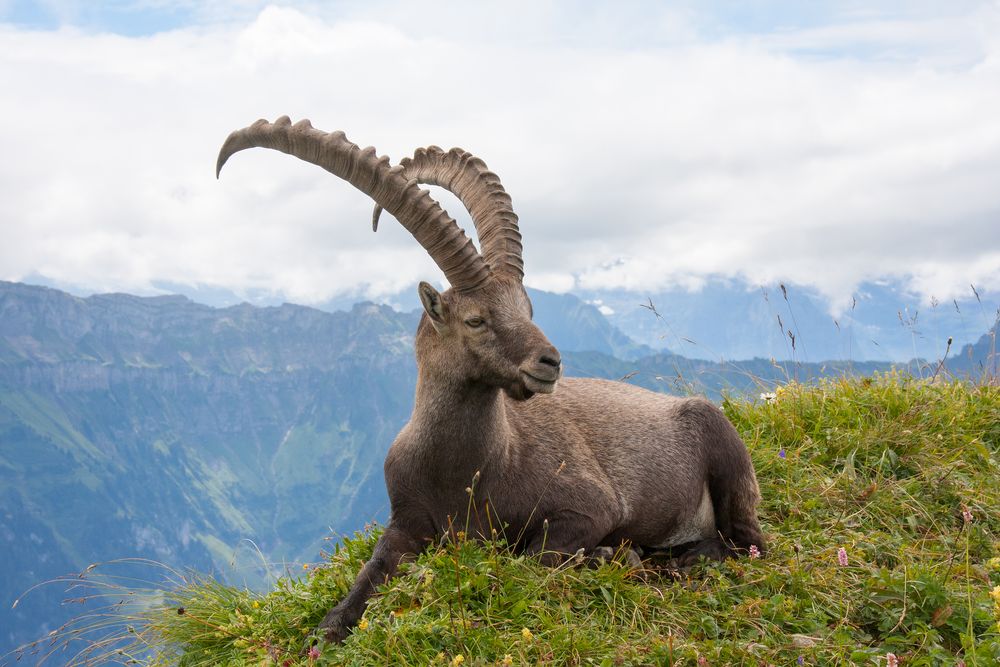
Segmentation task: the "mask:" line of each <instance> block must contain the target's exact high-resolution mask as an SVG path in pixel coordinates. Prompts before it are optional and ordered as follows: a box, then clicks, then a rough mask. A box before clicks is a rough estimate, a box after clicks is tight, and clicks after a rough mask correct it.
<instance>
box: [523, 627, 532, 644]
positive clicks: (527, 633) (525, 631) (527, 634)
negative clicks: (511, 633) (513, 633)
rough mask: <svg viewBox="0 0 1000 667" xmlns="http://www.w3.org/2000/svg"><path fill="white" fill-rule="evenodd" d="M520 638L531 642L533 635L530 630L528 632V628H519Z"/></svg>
mask: <svg viewBox="0 0 1000 667" xmlns="http://www.w3.org/2000/svg"><path fill="white" fill-rule="evenodd" d="M521 636H522V637H524V638H525V639H526V640H528V641H531V640H532V639H534V638H535V635H533V634H531V630H529V629H528V628H521Z"/></svg>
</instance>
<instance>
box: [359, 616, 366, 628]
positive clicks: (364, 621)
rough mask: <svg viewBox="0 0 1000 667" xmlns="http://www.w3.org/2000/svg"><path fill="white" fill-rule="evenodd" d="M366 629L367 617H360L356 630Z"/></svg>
mask: <svg viewBox="0 0 1000 667" xmlns="http://www.w3.org/2000/svg"><path fill="white" fill-rule="evenodd" d="M367 629H368V619H367V618H362V619H361V622H360V623H358V630H367Z"/></svg>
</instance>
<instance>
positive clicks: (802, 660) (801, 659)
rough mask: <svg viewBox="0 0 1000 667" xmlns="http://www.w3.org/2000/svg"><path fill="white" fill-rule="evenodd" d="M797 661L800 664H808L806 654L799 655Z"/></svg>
mask: <svg viewBox="0 0 1000 667" xmlns="http://www.w3.org/2000/svg"><path fill="white" fill-rule="evenodd" d="M795 662H796V663H797V664H799V665H804V664H806V659H805V656H801V655H800V656H799V657H798V659H797V660H796V661H795Z"/></svg>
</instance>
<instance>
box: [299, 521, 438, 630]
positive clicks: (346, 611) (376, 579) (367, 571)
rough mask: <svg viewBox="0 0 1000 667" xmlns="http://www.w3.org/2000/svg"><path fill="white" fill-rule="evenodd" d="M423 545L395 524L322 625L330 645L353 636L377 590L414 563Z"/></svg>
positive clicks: (387, 529) (320, 625)
mask: <svg viewBox="0 0 1000 667" xmlns="http://www.w3.org/2000/svg"><path fill="white" fill-rule="evenodd" d="M421 546H422V545H421V544H420V543H419V542H418V541H417V540H416V539H415V538H413V537H412V536H411V535H409V534H408V533H406V532H404V531H402V530H400V529H399V528H396V527H395V526H394V525H393V524H392V521H390V522H389V525H388V526H386V528H385V532H384V533H382V537H380V538H379V540H378V543H377V544H376V545H375V551H374V553H372V557H371V559H369V561H368V562H367V563H365V566H364V567H363V568H361V572H359V573H358V578H357V579H355V580H354V585H353V586H352V587H351V590H350V592H349V593H348V594H347V597H345V598H344V599H343V600H341V601H340V603H339V604H338V605H337V606H336V607H334V608H333V609H331V610H330V612H329V613H328V614H327V615H326V617H325V618H324V619H323V621H322V622H321V623H320V624H319V630H320V632H321V633H322V635H323V637H324V638H325V639H326V640H327V641H329V642H335V643H337V644H339V643H340V642H342V641H344V639H346V638H347V635H348V634H350V632H351V628H353V627H354V626H355V625H357V624H358V621H359V620H360V619H361V615H362V614H363V613H364V612H365V605H366V604H367V603H368V598H370V597H371V596H372V593H374V592H375V589H376V588H377V587H378V586H379V585H380V584H383V583H385V582H386V581H388V580H389V579H391V578H392V577H393V576H394V575H395V574H396V569H397V568H398V567H399V564H400V563H401V562H403V561H404V560H412V559H413V558H415V557H416V555H417V552H418V551H419V550H420V549H421Z"/></svg>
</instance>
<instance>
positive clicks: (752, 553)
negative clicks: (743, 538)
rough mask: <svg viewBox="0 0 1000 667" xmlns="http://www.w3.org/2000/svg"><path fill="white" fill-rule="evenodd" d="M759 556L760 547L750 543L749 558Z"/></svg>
mask: <svg viewBox="0 0 1000 667" xmlns="http://www.w3.org/2000/svg"><path fill="white" fill-rule="evenodd" d="M754 558H760V549H758V548H757V545H756V544H751V545H750V559H751V560H753V559H754Z"/></svg>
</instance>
